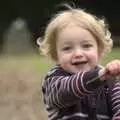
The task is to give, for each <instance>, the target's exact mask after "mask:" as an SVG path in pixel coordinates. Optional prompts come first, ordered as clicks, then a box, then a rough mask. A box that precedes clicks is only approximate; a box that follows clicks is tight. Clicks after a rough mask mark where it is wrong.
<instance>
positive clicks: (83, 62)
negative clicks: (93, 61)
mask: <svg viewBox="0 0 120 120" xmlns="http://www.w3.org/2000/svg"><path fill="white" fill-rule="evenodd" d="M86 63H87V61H81V62H79V61H77V62H74V63H72V65H82V64H86Z"/></svg>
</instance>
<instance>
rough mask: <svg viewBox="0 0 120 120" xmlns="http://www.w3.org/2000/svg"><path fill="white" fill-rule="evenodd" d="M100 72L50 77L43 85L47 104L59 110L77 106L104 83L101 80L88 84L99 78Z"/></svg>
mask: <svg viewBox="0 0 120 120" xmlns="http://www.w3.org/2000/svg"><path fill="white" fill-rule="evenodd" d="M56 71H57V70H56ZM98 72H99V70H96V69H94V70H91V71H88V72H79V73H76V74H74V75H67V76H64V75H57V74H56V75H54V76H52V75H50V76H49V77H47V78H46V80H45V82H44V84H43V89H44V92H43V95H44V99H45V103H46V104H47V105H50V106H53V107H57V108H64V107H67V106H71V105H73V104H75V103H76V101H77V100H79V99H82V98H83V97H84V96H85V95H87V94H89V93H91V92H92V91H93V90H95V89H96V88H98V86H100V84H101V83H102V82H100V81H99V79H96V80H94V81H92V82H90V83H88V84H87V82H88V81H89V80H92V79H93V78H98ZM52 74H54V72H53V73H52Z"/></svg>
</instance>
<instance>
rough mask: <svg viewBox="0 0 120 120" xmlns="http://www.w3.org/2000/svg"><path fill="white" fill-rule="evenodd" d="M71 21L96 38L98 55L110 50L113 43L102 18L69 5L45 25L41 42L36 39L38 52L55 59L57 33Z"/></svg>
mask: <svg viewBox="0 0 120 120" xmlns="http://www.w3.org/2000/svg"><path fill="white" fill-rule="evenodd" d="M71 23H74V24H75V25H77V26H79V27H82V28H84V29H86V30H88V31H89V32H90V33H91V34H92V35H93V36H94V37H95V38H96V41H97V44H98V54H99V56H100V57H102V56H103V55H104V54H105V53H106V52H109V51H110V50H111V48H112V45H113V43H112V39H111V33H110V31H109V30H108V26H107V24H105V21H104V19H100V18H98V17H96V16H95V15H93V14H91V13H88V12H86V11H85V10H83V9H79V8H72V7H69V10H64V11H61V12H59V13H57V14H56V15H55V16H54V17H53V18H52V19H51V21H50V22H49V24H48V26H47V27H46V30H45V34H44V37H43V39H42V42H39V39H38V40H37V43H38V44H39V45H40V52H41V53H42V54H44V55H50V56H51V58H52V59H53V60H55V61H56V60H57V53H56V40H57V34H58V33H59V32H60V31H61V30H62V29H64V28H65V27H67V26H68V25H69V24H71Z"/></svg>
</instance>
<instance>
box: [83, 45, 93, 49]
mask: <svg viewBox="0 0 120 120" xmlns="http://www.w3.org/2000/svg"><path fill="white" fill-rule="evenodd" d="M92 46H93V45H92V44H84V45H83V47H84V48H91V47H92Z"/></svg>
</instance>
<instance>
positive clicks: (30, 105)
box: [0, 60, 47, 120]
mask: <svg viewBox="0 0 120 120" xmlns="http://www.w3.org/2000/svg"><path fill="white" fill-rule="evenodd" d="M0 66H1V67H0V119H1V120H47V117H46V116H47V115H46V112H45V110H44V107H43V104H42V95H41V81H40V75H39V73H38V72H36V70H35V68H34V66H32V65H31V63H30V62H29V61H27V60H26V61H20V60H19V61H13V60H12V61H10V60H9V61H8V60H1V61H0Z"/></svg>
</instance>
